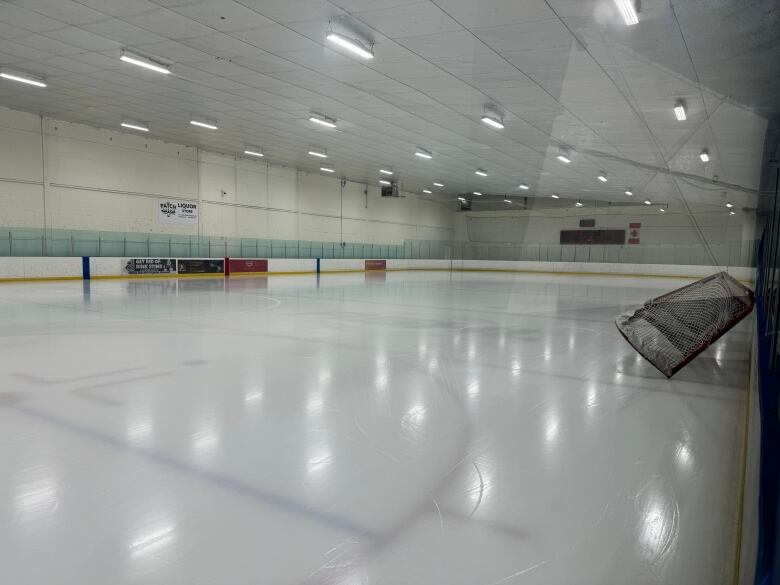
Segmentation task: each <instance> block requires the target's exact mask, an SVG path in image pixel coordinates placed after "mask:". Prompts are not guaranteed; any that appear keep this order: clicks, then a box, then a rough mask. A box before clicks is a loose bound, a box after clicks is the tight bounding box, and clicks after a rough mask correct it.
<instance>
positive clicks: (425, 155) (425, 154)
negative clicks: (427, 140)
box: [414, 148, 433, 159]
mask: <svg viewBox="0 0 780 585" xmlns="http://www.w3.org/2000/svg"><path fill="white" fill-rule="evenodd" d="M414 155H415V156H419V157H420V158H427V159H431V158H433V155H432V154H431V153H430V152H428V151H427V150H425V149H423V148H418V149H417V150H415V151H414Z"/></svg>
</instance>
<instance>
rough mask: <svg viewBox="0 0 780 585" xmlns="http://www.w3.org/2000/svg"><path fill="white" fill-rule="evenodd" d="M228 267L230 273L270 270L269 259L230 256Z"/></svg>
mask: <svg viewBox="0 0 780 585" xmlns="http://www.w3.org/2000/svg"><path fill="white" fill-rule="evenodd" d="M228 269H229V272H228V274H241V273H247V272H268V260H265V259H263V260H261V259H257V258H250V259H246V258H230V259H229V260H228Z"/></svg>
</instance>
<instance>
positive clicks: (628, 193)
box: [626, 189, 634, 197]
mask: <svg viewBox="0 0 780 585" xmlns="http://www.w3.org/2000/svg"><path fill="white" fill-rule="evenodd" d="M633 194H634V191H633V190H632V189H626V195H628V196H629V197H631V196H632V195H633Z"/></svg>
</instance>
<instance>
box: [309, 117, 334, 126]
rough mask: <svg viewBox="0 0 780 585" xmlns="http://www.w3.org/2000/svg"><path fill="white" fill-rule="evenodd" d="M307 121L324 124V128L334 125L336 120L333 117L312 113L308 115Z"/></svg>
mask: <svg viewBox="0 0 780 585" xmlns="http://www.w3.org/2000/svg"><path fill="white" fill-rule="evenodd" d="M309 122H314V123H315V124H319V125H320V126H325V127H326V128H335V127H336V120H334V119H333V118H328V117H327V116H322V115H320V114H312V115H311V116H309Z"/></svg>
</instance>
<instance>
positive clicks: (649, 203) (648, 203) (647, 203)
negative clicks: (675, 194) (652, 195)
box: [645, 199, 653, 205]
mask: <svg viewBox="0 0 780 585" xmlns="http://www.w3.org/2000/svg"><path fill="white" fill-rule="evenodd" d="M652 204H653V202H652V201H650V200H649V199H645V205H652Z"/></svg>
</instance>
